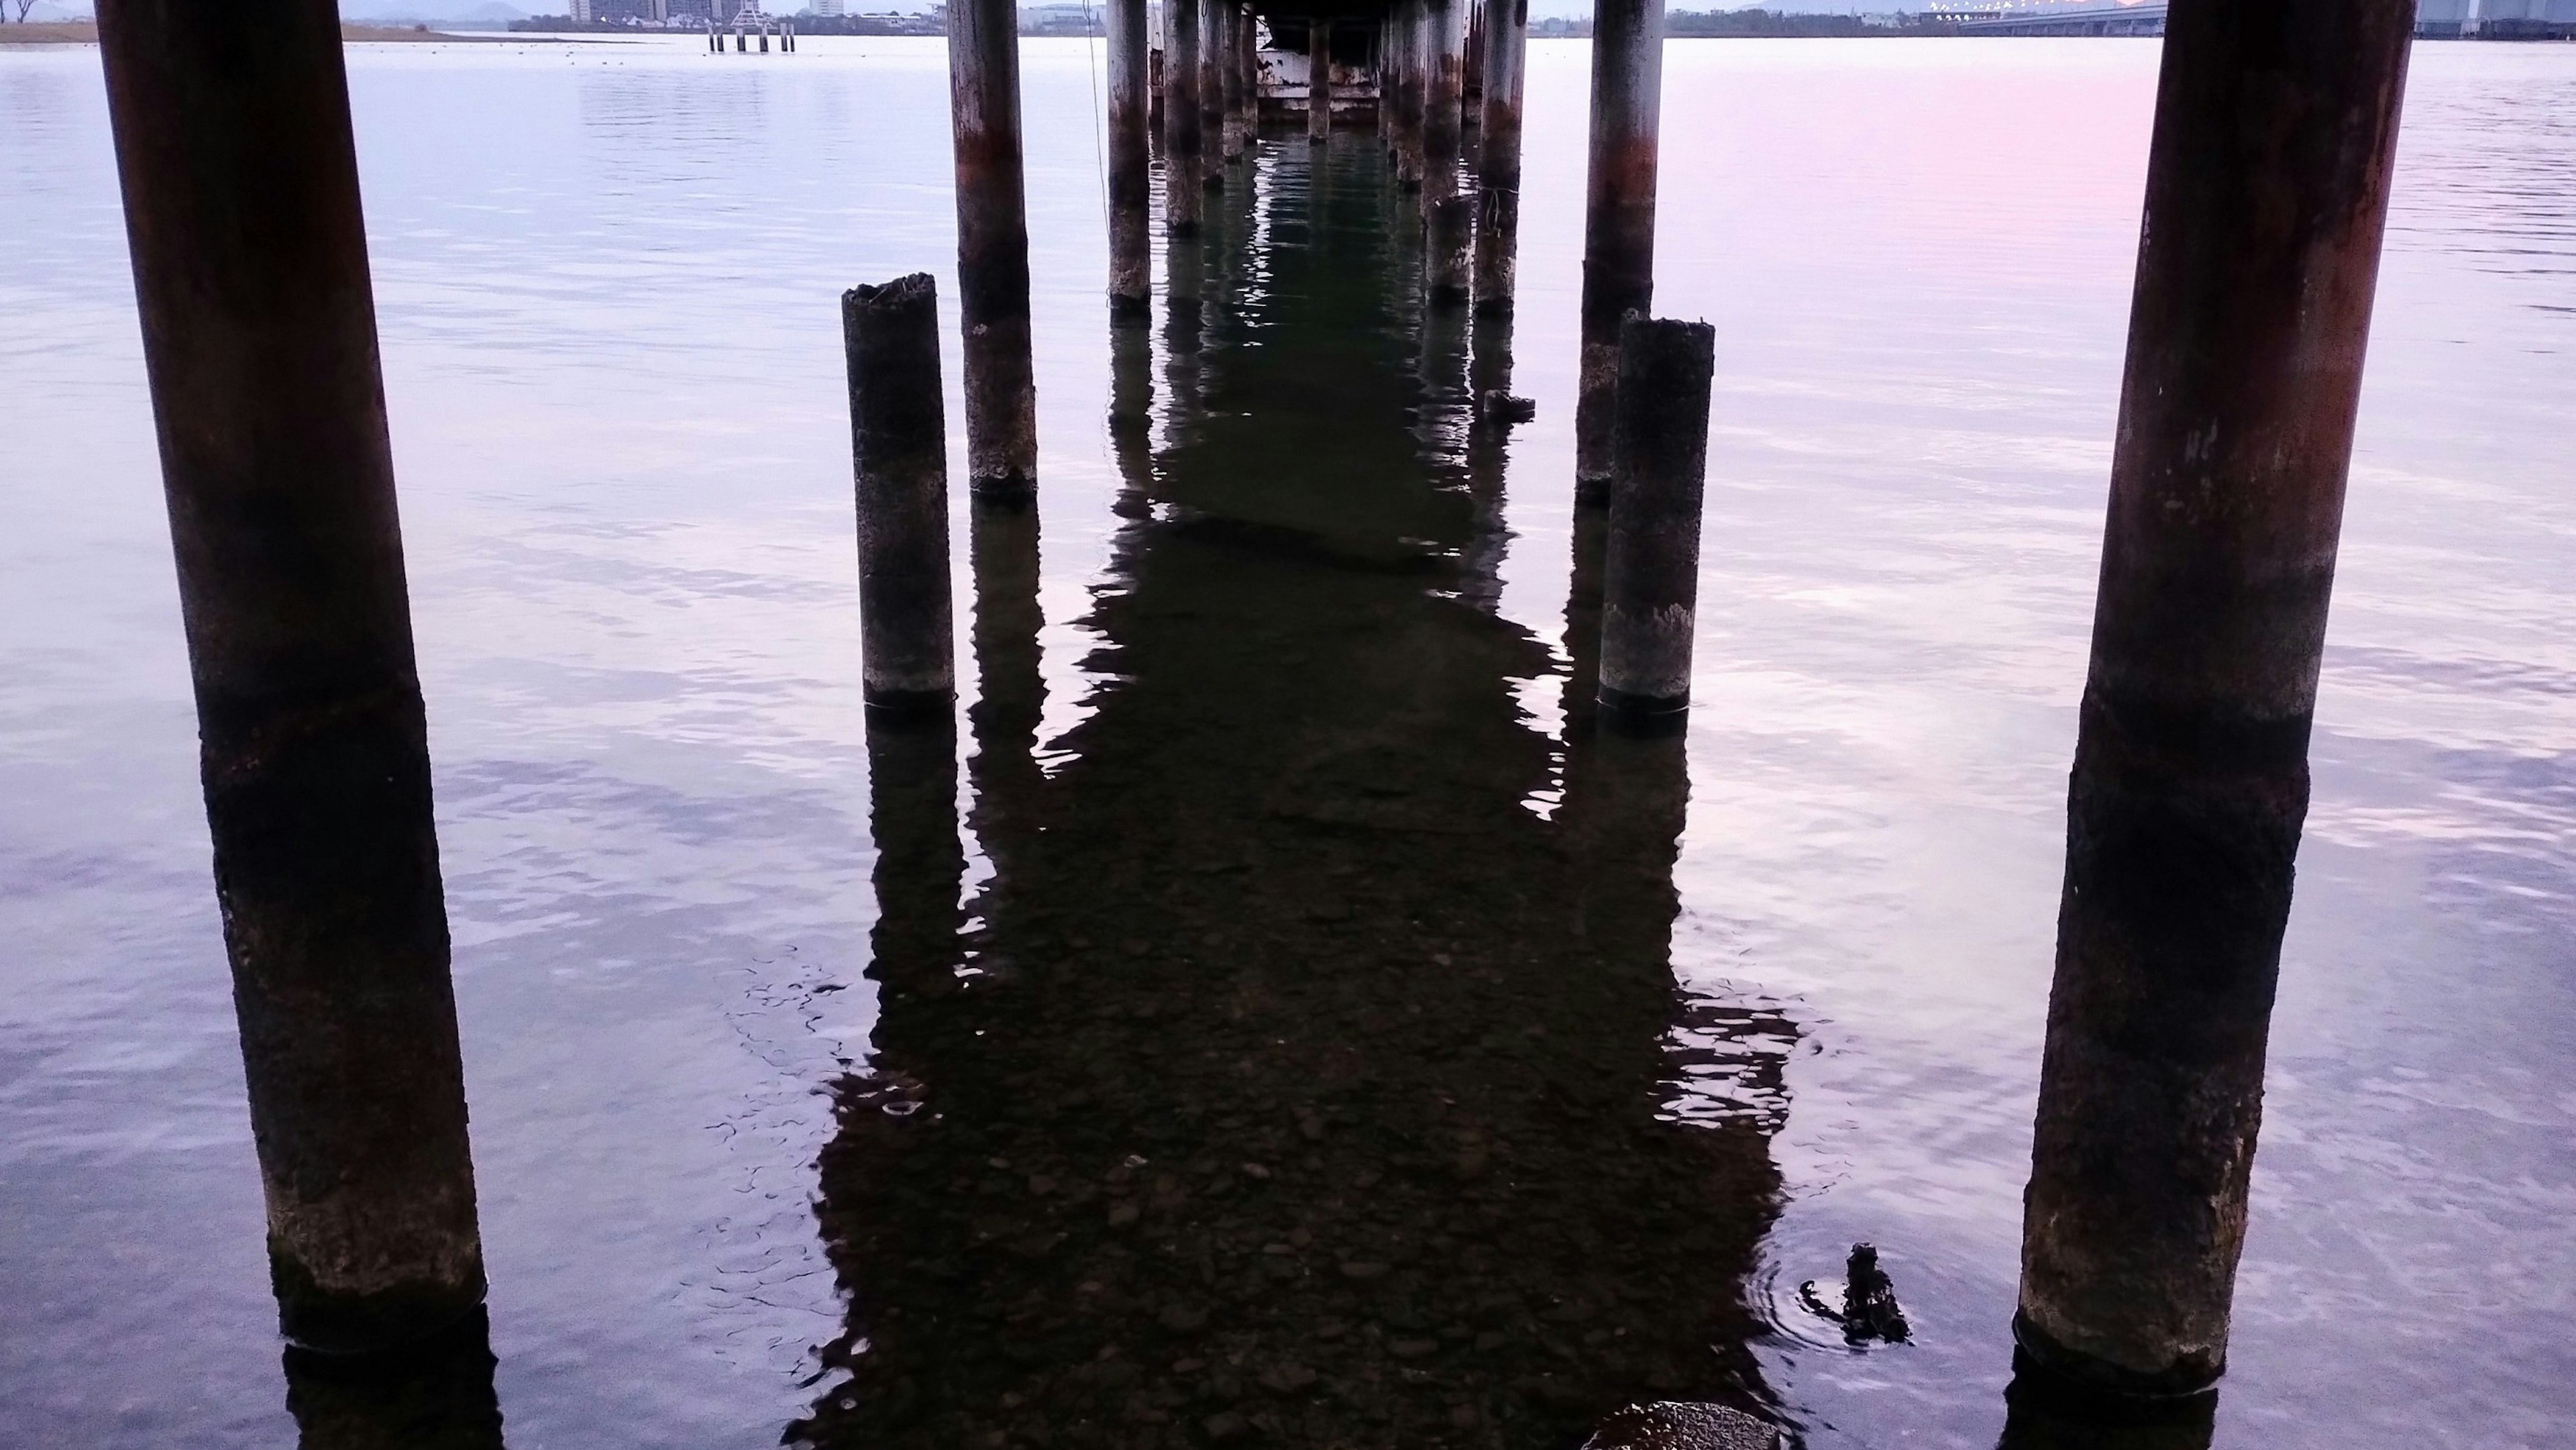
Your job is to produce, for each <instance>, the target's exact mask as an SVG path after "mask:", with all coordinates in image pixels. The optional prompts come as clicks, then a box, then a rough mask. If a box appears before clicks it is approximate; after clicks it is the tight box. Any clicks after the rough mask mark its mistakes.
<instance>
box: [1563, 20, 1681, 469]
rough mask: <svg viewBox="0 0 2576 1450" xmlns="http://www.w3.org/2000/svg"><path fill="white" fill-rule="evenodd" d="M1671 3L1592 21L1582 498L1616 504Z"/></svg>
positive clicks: (1577, 432) (1650, 233) (1643, 285)
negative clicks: (1627, 350)
mask: <svg viewBox="0 0 2576 1450" xmlns="http://www.w3.org/2000/svg"><path fill="white" fill-rule="evenodd" d="M1663 89H1664V3H1663V0H1600V3H1599V4H1598V5H1596V6H1595V7H1594V10H1593V22H1592V136H1591V154H1590V160H1589V165H1588V171H1587V174H1586V178H1585V199H1584V217H1583V320H1582V327H1583V343H1582V348H1583V352H1582V360H1581V371H1580V374H1579V376H1578V379H1577V381H1576V384H1575V404H1574V497H1575V501H1576V502H1577V503H1579V504H1593V505H1598V504H1601V503H1605V502H1607V501H1608V490H1609V483H1610V451H1611V442H1610V430H1611V426H1612V417H1613V403H1612V398H1613V396H1614V394H1615V393H1616V391H1617V387H1618V377H1619V326H1620V323H1621V322H1622V321H1623V320H1624V319H1625V318H1626V317H1627V315H1628V314H1629V313H1631V312H1635V313H1638V314H1641V315H1642V314H1644V313H1645V312H1646V310H1647V309H1648V308H1649V307H1651V306H1652V305H1653V304H1654V292H1655V159H1656V123H1657V116H1658V113H1659V112H1660V111H1661V109H1662V105H1663Z"/></svg>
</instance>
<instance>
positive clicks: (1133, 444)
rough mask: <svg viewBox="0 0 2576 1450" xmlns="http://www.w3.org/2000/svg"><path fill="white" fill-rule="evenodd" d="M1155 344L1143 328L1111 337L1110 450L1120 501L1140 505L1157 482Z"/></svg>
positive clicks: (1124, 329)
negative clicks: (1130, 498)
mask: <svg viewBox="0 0 2576 1450" xmlns="http://www.w3.org/2000/svg"><path fill="white" fill-rule="evenodd" d="M1153 448H1154V344H1153V339H1152V338H1150V337H1148V336H1147V335H1146V334H1145V331H1144V330H1143V329H1142V328H1120V329H1118V330H1117V331H1114V332H1112V333H1111V334H1110V335H1109V450H1110V457H1111V459H1112V460H1113V461H1114V462H1115V463H1116V464H1117V466H1118V478H1119V484H1120V493H1121V496H1122V497H1125V496H1131V495H1132V496H1133V497H1135V498H1137V499H1138V500H1140V501H1141V500H1142V499H1143V498H1145V497H1146V496H1147V495H1149V494H1150V493H1151V492H1152V490H1153V482H1154V452H1153Z"/></svg>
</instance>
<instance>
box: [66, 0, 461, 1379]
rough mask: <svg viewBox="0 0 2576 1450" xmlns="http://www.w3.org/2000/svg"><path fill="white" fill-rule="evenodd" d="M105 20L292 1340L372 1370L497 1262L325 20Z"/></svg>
mask: <svg viewBox="0 0 2576 1450" xmlns="http://www.w3.org/2000/svg"><path fill="white" fill-rule="evenodd" d="M98 21H99V40H100V48H101V54H102V58H103V61H104V64H105V69H106V77H107V95H108V114H109V118H110V120H111V122H112V124H113V126H114V130H115V138H116V156H117V168H118V173H119V176H120V179H121V181H122V183H123V189H124V200H125V218H126V233H127V239H128V241H129V242H130V244H131V246H132V251H133V260H134V283H135V297H136V302H137V304H138V308H139V311H140V313H141V319H142V325H143V353H144V363H145V368H146V372H147V374H148V376H149V379H150V385H151V393H152V405H153V417H154V422H155V424H156V427H157V431H158V435H159V439H160V445H161V470H162V479H163V483H164V486H165V490H166V494H167V499H168V504H169V512H170V539H171V545H172V550H173V552H174V554H175V555H176V557H177V563H178V573H179V600H180V612H181V617H182V620H183V622H184V624H185V626H186V630H187V637H188V662H189V670H190V674H191V677H192V681H193V684H194V686H195V691H196V701H197V724H198V732H199V742H200V751H201V756H200V761H201V766H202V770H203V776H204V784H205V795H206V821H207V825H208V828H209V830H210V832H211V834H212V836H213V841H214V875H215V894H216V899H217V901H218V903H219V904H220V906H221V909H222V913H223V924H224V946H225V950H226V954H227V955H228V956H229V958H230V959H231V964H232V974H233V1004H234V1007H235V1010H236V1011H237V1012H238V1014H239V1017H240V1022H241V1040H242V1059H243V1065H244V1067H245V1069H246V1075H247V1078H248V1086H249V1095H250V1118H251V1135H252V1138H253V1141H254V1143H255V1144H256V1146H257V1151H258V1157H259V1166H260V1178H261V1183H262V1186H263V1188H264V1189H265V1193H266V1199H267V1209H268V1243H269V1255H270V1264H271V1267H272V1270H273V1271H274V1279H275V1286H276V1290H277V1297H278V1312H279V1319H280V1322H281V1324H282V1325H283V1327H284V1329H285V1332H286V1334H287V1335H288V1336H289V1337H290V1338H291V1339H293V1340H295V1341H297V1342H299V1343H302V1344H305V1345H308V1346H311V1347H313V1348H317V1349H323V1350H330V1351H357V1350H369V1349H378V1348H384V1347H386V1346H389V1345H392V1344H395V1343H399V1342H402V1341H404V1340H407V1339H412V1338H416V1337H418V1336H419V1335H421V1334H424V1333H426V1332H429V1331H431V1330H434V1329H437V1328H439V1327H441V1326H443V1325H447V1324H451V1323H454V1322H456V1321H458V1320H459V1319H461V1318H463V1317H464V1316H466V1315H468V1314H470V1313H471V1312H472V1311H473V1310H474V1308H475V1306H476V1305H478V1304H480V1303H481V1302H482V1299H483V1252H482V1242H481V1236H480V1232H479V1229H478V1227H477V1223H476V1215H475V1199H474V1168H473V1161H472V1155H471V1152H470V1149H469V1145H468V1141H467V1133H466V1120H465V1083H464V1070H463V1066H462V1062H461V1060H460V1055H459V1052H458V1046H457V1036H456V1006H455V999H454V995H453V989H452V988H451V986H450V983H449V978H448V937H447V913H446V903H445V896H444V892H443V889H442V886H441V883H440V879H439V869H438V841H437V837H436V834H435V829H434V825H433V822H432V818H431V801H430V766H429V747H428V739H427V727H426V722H425V715H424V711H423V708H422V704H421V695H420V681H419V675H418V671H417V667H416V666H415V663H414V660H413V653H412V635H411V610H410V600H409V594H408V589H407V586H406V584H405V580H404V572H403V553H402V530H401V525H400V522H399V519H398V517H397V513H396V507H395V498H394V474H393V450H392V445H391V442H390V440H389V439H388V436H387V433H386V427H385V403H384V385H383V380H382V375H381V372H380V369H379V367H378V363H377V354H376V325H375V301H374V293H373V287H372V283H371V281H370V277H369V273H368V265H367V243H366V229H365V223H364V220H363V218H362V217H361V214H360V208H359V200H358V168H357V156H356V150H355V147H354V145H353V143H352V141H351V139H350V129H349V99H348V86H347V80H346V77H345V75H344V73H343V71H342V68H341V55H340V21H339V15H338V13H337V11H336V10H335V9H334V7H333V5H332V4H331V3H330V0H236V3H234V4H230V5H223V6H211V5H200V4H193V3H186V0H101V3H100V5H99V7H98Z"/></svg>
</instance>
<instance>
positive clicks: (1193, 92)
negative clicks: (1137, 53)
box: [1163, 0, 1206, 237]
mask: <svg viewBox="0 0 2576 1450" xmlns="http://www.w3.org/2000/svg"><path fill="white" fill-rule="evenodd" d="M1163 24H1164V26H1165V32H1166V34H1167V35H1168V36H1169V37H1170V46H1169V49H1170V56H1169V58H1168V59H1166V60H1165V61H1164V63H1163V225H1164V228H1165V229H1166V230H1167V231H1168V232H1170V234H1171V235H1173V236H1176V237H1194V236H1197V235H1198V232H1199V218H1200V217H1201V216H1202V215H1204V214H1205V212H1206V203H1205V200H1204V199H1203V198H1202V197H1201V196H1200V195H1199V191H1200V187H1199V172H1200V161H1199V145H1200V142H1201V136H1200V133H1199V0H1165V4H1164V7H1163Z"/></svg>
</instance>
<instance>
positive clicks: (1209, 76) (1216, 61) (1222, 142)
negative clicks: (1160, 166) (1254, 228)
mask: <svg viewBox="0 0 2576 1450" xmlns="http://www.w3.org/2000/svg"><path fill="white" fill-rule="evenodd" d="M1173 3H1175V4H1180V5H1187V4H1189V3H1191V0H1173ZM1198 5H1199V137H1200V142H1199V144H1200V146H1201V148H1202V149H1201V151H1200V153H1199V165H1200V171H1199V179H1200V183H1201V184H1202V185H1204V186H1208V187H1211V188H1214V187H1222V186H1224V185H1225V163H1226V162H1228V161H1230V160H1232V159H1233V156H1232V154H1231V153H1229V152H1228V151H1227V149H1226V147H1227V146H1228V144H1229V143H1231V142H1232V141H1233V139H1234V137H1233V135H1232V128H1231V127H1229V126H1228V125H1227V124H1226V115H1227V112H1226V107H1225V74H1226V70H1227V68H1228V66H1229V64H1230V62H1229V60H1228V56H1229V53H1230V52H1231V51H1232V50H1233V49H1234V6H1233V4H1232V3H1231V0H1198Z"/></svg>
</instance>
